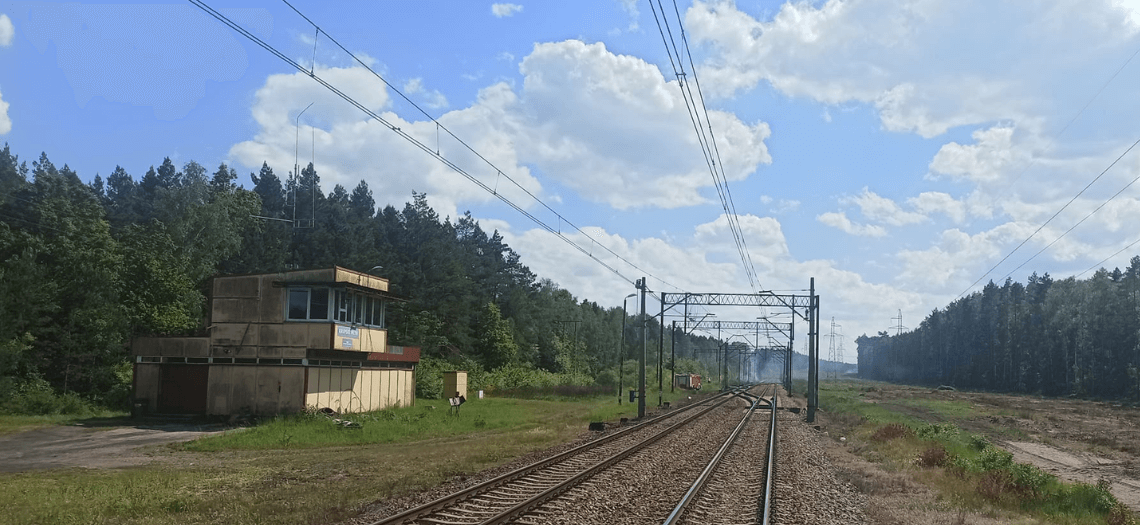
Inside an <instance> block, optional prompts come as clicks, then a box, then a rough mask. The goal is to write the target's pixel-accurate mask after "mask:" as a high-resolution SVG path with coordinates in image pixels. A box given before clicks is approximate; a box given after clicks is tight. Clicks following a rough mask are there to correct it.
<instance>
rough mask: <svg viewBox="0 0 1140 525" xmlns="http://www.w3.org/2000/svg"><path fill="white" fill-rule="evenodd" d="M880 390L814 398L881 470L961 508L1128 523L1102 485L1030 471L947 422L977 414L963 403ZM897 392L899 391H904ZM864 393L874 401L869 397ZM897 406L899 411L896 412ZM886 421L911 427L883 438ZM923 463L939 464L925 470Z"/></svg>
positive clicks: (846, 388)
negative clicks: (889, 395)
mask: <svg viewBox="0 0 1140 525" xmlns="http://www.w3.org/2000/svg"><path fill="white" fill-rule="evenodd" d="M879 388H880V387H879V386H876V385H875V384H873V383H868V382H856V381H851V382H830V383H821V385H820V397H819V399H820V409H821V410H823V411H824V412H825V413H827V414H828V417H834V418H835V420H837V421H840V422H843V423H844V424H848V425H849V426H850V428H848V429H846V430H849V432H847V434H848V436H850V438H851V441H850V446H851V447H852V450H855V451H857V452H859V453H861V454H862V455H863V456H865V457H867V458H869V459H872V460H874V461H876V462H878V463H880V464H881V465H882V466H883V468H885V469H887V470H890V471H910V472H912V473H914V475H915V477H916V478H918V479H920V480H922V481H923V482H925V483H926V484H928V485H930V486H931V487H932V488H934V489H936V490H937V491H939V492H940V493H941V496H942V499H943V500H946V501H956V502H959V504H960V505H963V506H964V507H967V508H973V509H978V510H983V511H984V510H986V509H990V510H991V511H992V510H993V509H998V510H1001V511H1004V512H1017V513H1021V514H1023V515H1028V516H1032V517H1035V518H1038V519H1047V520H1049V522H1051V523H1110V524H1116V523H1120V524H1124V523H1129V521H1128V519H1129V516H1130V513H1128V512H1127V511H1126V510H1125V508H1124V507H1123V506H1121V505H1120V504H1119V502H1118V501H1117V500H1116V499H1115V498H1114V497H1113V496H1112V494H1111V493H1110V492H1109V491H1108V487H1107V486H1106V485H1100V486H1097V485H1088V484H1082V483H1065V482H1062V481H1060V480H1058V479H1057V478H1056V477H1055V476H1052V475H1050V474H1048V473H1046V472H1043V471H1041V470H1040V469H1038V468H1036V467H1033V466H1030V465H1025V464H1019V463H1015V462H1014V461H1013V457H1012V455H1011V454H1010V453H1008V452H1006V451H1004V450H1001V449H999V448H997V447H995V446H993V445H992V444H990V443H989V442H988V440H987V439H986V438H985V437H983V436H979V435H976V434H971V433H969V432H964V431H962V430H961V429H960V428H959V427H958V426H956V425H955V424H954V423H953V422H946V421H947V420H949V421H962V420H967V419H971V418H973V417H975V416H976V415H977V414H976V412H974V411H973V406H972V405H971V404H970V403H969V402H966V401H958V400H940V399H925V398H918V397H912V398H906V397H901V398H897V399H890V400H884V399H878V397H880V396H877V395H873V394H876V393H878V389H879ZM891 388H897V387H893V386H892V387H891ZM902 390H903V392H904V393H905V390H906V389H905V387H904V388H903V389H902ZM918 391H920V390H918V389H916V392H918ZM869 395H871V397H876V399H868V396H869ZM903 408H906V409H907V410H905V412H906V413H905V414H904V413H902V412H899V411H898V410H902V409H903ZM891 423H894V424H901V425H903V426H905V427H906V428H907V429H909V430H907V431H906V433H905V434H902V435H898V433H897V432H895V433H894V435H891V437H883V436H885V435H887V434H884V433H883V430H882V429H884V427H886V426H887V425H888V424H891ZM939 449H940V450H941V451H942V452H937V451H938V450H939ZM923 458H944V460H943V461H939V462H937V464H933V465H931V464H924V461H922V460H923ZM926 463H929V462H926Z"/></svg>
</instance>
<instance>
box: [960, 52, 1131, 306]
mask: <svg viewBox="0 0 1140 525" xmlns="http://www.w3.org/2000/svg"><path fill="white" fill-rule="evenodd" d="M1137 54H1140V47H1138V48H1136V51H1133V52H1132V54H1131V55H1129V56H1128V59H1127V60H1125V61H1124V63H1123V64H1121V65H1120V67H1118V68H1116V71H1114V72H1113V73H1112V75H1111V76H1109V77H1108V80H1105V81H1104V84H1101V86H1100V89H1097V91H1096V93H1094V94H1093V96H1092V97H1091V98H1089V100H1088V102H1085V105H1084V106H1082V107H1081V109H1080V110H1078V111H1077V113H1076V114H1075V115H1073V118H1071V119H1069V122H1067V123H1066V124H1065V126H1064V127H1062V128H1061V130H1060V131H1058V132H1057V134H1056V135H1054V136H1053V139H1052V141H1053V142H1055V141H1056V140H1057V139H1058V138H1059V137H1060V136H1061V135H1062V134H1064V133H1065V131H1067V130H1068V129H1069V127H1070V126H1072V125H1073V123H1074V122H1076V121H1077V119H1078V118H1080V117H1081V115H1083V114H1084V113H1085V110H1087V109H1088V108H1089V106H1091V105H1092V103H1093V102H1094V101H1096V99H1097V98H1100V94H1101V93H1103V92H1104V90H1105V88H1107V87H1108V85H1109V84H1111V83H1112V81H1113V80H1116V77H1118V76H1120V72H1121V71H1124V68H1126V67H1128V64H1130V63H1132V60H1133V59H1134V58H1136V55H1137ZM1135 146H1136V144H1135V143H1133V144H1132V146H1131V147H1129V148H1128V150H1131V149H1132V148H1133V147H1135ZM1127 153H1128V151H1125V152H1124V153H1123V154H1121V155H1120V156H1121V157H1123V156H1124V155H1125V154H1127ZM1119 160H1120V158H1117V159H1116V161H1119ZM1116 161H1113V163H1112V165H1109V167H1108V168H1111V167H1112V166H1113V165H1115V164H1116ZM1036 164H1037V160H1036V159H1032V160H1030V162H1029V164H1026V165H1025V167H1024V168H1022V170H1021V171H1020V172H1018V174H1017V176H1016V177H1014V179H1013V181H1011V182H1010V183H1009V184H1008V185H1007V186H1006V188H1007V189H1008V188H1009V187H1012V186H1013V185H1014V184H1015V183H1016V182H1017V181H1018V180H1021V177H1022V176H1023V175H1025V172H1027V171H1029V168H1032V167H1033V166H1034V165H1036ZM1108 168H1105V170H1104V171H1103V172H1101V174H1100V175H1104V173H1105V172H1107V171H1108ZM1100 175H1098V176H1097V178H1096V179H1093V180H1092V182H1090V183H1089V184H1088V186H1085V187H1084V189H1082V190H1081V191H1080V193H1077V195H1076V196H1074V197H1073V198H1072V200H1070V201H1069V202H1067V203H1065V205H1064V206H1062V207H1061V209H1060V210H1057V213H1054V214H1053V216H1052V217H1050V218H1049V220H1047V221H1045V223H1044V224H1042V225H1041V226H1040V227H1038V228H1037V229H1036V230H1034V232H1033V233H1032V234H1030V235H1029V237H1026V238H1025V240H1024V241H1021V243H1020V244H1018V245H1017V247H1016V248H1014V249H1013V250H1011V251H1010V252H1009V253H1008V254H1006V256H1005V257H1002V259H1001V260H1000V261H998V262H997V264H995V265H993V267H992V268H990V269H989V270H986V273H984V274H982V276H981V277H978V280H976V281H974V282H973V284H971V285H970V286H968V287H967V288H966V289H965V290H963V291H962V293H960V294H958V298H959V299H960V298H962V296H964V295H966V293H967V292H969V291H970V289H972V288H973V287H975V286H977V284H978V283H980V282H981V281H982V279H985V278H986V276H987V275H989V274H990V272H992V271H994V270H995V269H997V267H998V266H1000V265H1001V263H1003V262H1005V261H1006V259H1009V258H1010V256H1012V255H1013V254H1014V253H1016V252H1017V250H1020V249H1021V247H1022V246H1025V243H1027V242H1029V240H1030V239H1032V238H1033V237H1034V236H1036V235H1037V233H1038V232H1040V231H1041V229H1042V228H1044V227H1045V225H1046V224H1049V222H1050V221H1052V220H1053V219H1054V218H1056V217H1057V215H1059V214H1060V213H1061V212H1062V211H1064V210H1065V208H1067V207H1068V206H1069V204H1072V203H1073V201H1074V200H1076V199H1077V197H1079V196H1080V195H1081V193H1084V191H1085V190H1087V189H1088V188H1089V186H1092V184H1093V183H1094V182H1096V181H1097V179H1100ZM1113 197H1115V195H1114V196H1113ZM1098 209H1099V208H1098ZM1066 233H1068V232H1066ZM1053 242H1056V241H1053ZM1050 245H1052V243H1050ZM1040 253H1041V252H1037V254H1035V255H1034V256H1033V257H1030V259H1029V260H1033V258H1035V257H1037V255H1040ZM1028 262H1029V261H1025V262H1024V263H1022V266H1024V265H1025V264H1026V263H1028ZM1017 268H1021V266H1018V267H1017ZM1014 271H1017V269H1014ZM1086 271H1087V270H1086ZM1012 273H1013V272H1010V274H1012ZM1082 273H1083V272H1082ZM1007 277H1008V275H1007Z"/></svg>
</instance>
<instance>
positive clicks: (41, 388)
mask: <svg viewBox="0 0 1140 525" xmlns="http://www.w3.org/2000/svg"><path fill="white" fill-rule="evenodd" d="M0 413H4V414H14V415H25V416H48V415H76V416H83V415H88V414H92V413H94V409H93V407H92V406H91V404H90V403H88V402H87V401H86V400H84V399H83V398H81V397H79V396H78V395H76V394H75V393H72V392H65V393H62V394H59V393H56V391H55V390H53V389H52V387H51V385H49V384H48V382H47V381H44V380H43V379H34V380H30V381H25V382H22V383H19V384H17V385H16V386H15V388H14V389H12V391H11V392H10V393H9V395H8V396H7V398H6V399H4V400H3V401H0Z"/></svg>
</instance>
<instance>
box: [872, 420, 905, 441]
mask: <svg viewBox="0 0 1140 525" xmlns="http://www.w3.org/2000/svg"><path fill="white" fill-rule="evenodd" d="M911 434H913V432H911V430H910V428H909V427H907V426H906V425H902V424H899V423H890V424H888V425H885V426H882V427H879V429H878V430H876V431H875V433H874V434H871V440H872V441H879V442H883V441H890V440H892V439H898V438H901V437H907V436H910V435H911Z"/></svg>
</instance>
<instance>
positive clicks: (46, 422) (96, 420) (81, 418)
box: [0, 410, 129, 436]
mask: <svg viewBox="0 0 1140 525" xmlns="http://www.w3.org/2000/svg"><path fill="white" fill-rule="evenodd" d="M128 415H129V414H128V413H126V412H120V411H114V410H102V411H98V412H95V413H92V414H85V415H75V414H53V415H47V416H21V415H7V414H4V415H0V436H3V435H5V434H11V433H14V432H24V431H26V430H34V429H37V428H44V427H52V426H59V425H71V424H92V425H95V426H104V425H106V424H109V423H113V422H115V421H119V420H122V419H124V418H126V417H127V416H128Z"/></svg>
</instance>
